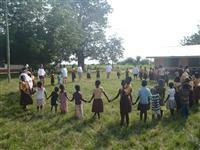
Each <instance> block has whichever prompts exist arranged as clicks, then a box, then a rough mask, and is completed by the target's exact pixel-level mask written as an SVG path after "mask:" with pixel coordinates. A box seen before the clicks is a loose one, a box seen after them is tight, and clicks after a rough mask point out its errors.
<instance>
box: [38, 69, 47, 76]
mask: <svg viewBox="0 0 200 150" xmlns="http://www.w3.org/2000/svg"><path fill="white" fill-rule="evenodd" d="M45 74H46V72H45V71H44V69H43V68H39V69H38V76H45Z"/></svg>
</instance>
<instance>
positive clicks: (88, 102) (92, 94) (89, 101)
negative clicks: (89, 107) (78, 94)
mask: <svg viewBox="0 0 200 150" xmlns="http://www.w3.org/2000/svg"><path fill="white" fill-rule="evenodd" d="M93 99H94V94H92V97H91V98H90V100H89V101H88V103H91V101H92V100H93Z"/></svg>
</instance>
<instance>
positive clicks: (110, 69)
mask: <svg viewBox="0 0 200 150" xmlns="http://www.w3.org/2000/svg"><path fill="white" fill-rule="evenodd" d="M111 71H112V66H111V65H107V66H106V73H109V72H111Z"/></svg>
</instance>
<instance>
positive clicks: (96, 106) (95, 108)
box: [89, 80, 109, 119]
mask: <svg viewBox="0 0 200 150" xmlns="http://www.w3.org/2000/svg"><path fill="white" fill-rule="evenodd" d="M100 84H101V82H100V81H99V80H96V82H95V86H96V88H95V89H94V90H93V94H92V97H91V99H90V101H89V102H91V101H92V100H93V99H94V100H93V104H92V112H94V116H93V118H94V117H96V115H98V118H99V119H100V113H101V112H103V101H102V94H104V96H105V97H106V98H107V100H108V101H109V99H108V96H107V95H106V93H105V92H104V89H103V87H100Z"/></svg>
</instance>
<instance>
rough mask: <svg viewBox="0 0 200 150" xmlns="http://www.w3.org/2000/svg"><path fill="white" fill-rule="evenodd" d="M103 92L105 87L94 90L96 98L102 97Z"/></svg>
mask: <svg viewBox="0 0 200 150" xmlns="http://www.w3.org/2000/svg"><path fill="white" fill-rule="evenodd" d="M103 92H104V89H103V88H102V87H99V88H96V89H94V90H93V94H94V99H101V98H102V93H103Z"/></svg>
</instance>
